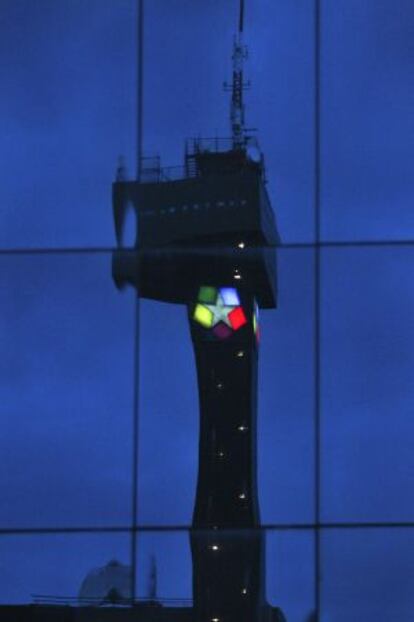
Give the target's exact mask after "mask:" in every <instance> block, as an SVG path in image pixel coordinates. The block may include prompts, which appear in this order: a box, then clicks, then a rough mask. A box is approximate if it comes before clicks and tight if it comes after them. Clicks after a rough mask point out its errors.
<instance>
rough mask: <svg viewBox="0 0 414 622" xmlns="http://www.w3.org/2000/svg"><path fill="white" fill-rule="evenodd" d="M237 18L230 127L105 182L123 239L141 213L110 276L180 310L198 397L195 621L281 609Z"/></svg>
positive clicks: (266, 228)
mask: <svg viewBox="0 0 414 622" xmlns="http://www.w3.org/2000/svg"><path fill="white" fill-rule="evenodd" d="M243 21H244V3H243V0H241V2H240V17H239V28H238V33H237V35H236V37H235V41H234V48H233V79H232V82H231V84H230V85H228V84H226V88H227V89H229V90H230V91H231V129H232V136H231V138H229V139H217V138H216V139H194V140H189V141H187V143H186V152H185V161H184V167H183V169H182V170H181V171H180V172H179V175H177V174H176V171H175V177H174V178H171V171H168V170H162V169H161V167H160V166H159V161H158V160H154V159H153V160H152V161H148V160H144V161H143V162H142V166H141V167H140V174H139V179H138V180H136V181H125V179H124V176H123V171H121V172H120V171H118V176H117V181H116V182H115V183H114V186H113V206H114V218H115V228H116V235H117V241H118V244H119V246H120V247H122V240H123V226H124V223H125V219H126V214H127V210H128V209H132V210H133V211H134V212H135V214H136V217H137V221H138V228H137V239H136V245H135V250H134V251H130V252H128V251H125V250H122V249H120V250H118V251H116V252H115V253H114V257H113V275H114V279H115V282H116V283H117V285H118V286H120V287H121V286H123V285H125V284H128V283H129V284H132V285H133V286H135V287H136V288H137V291H138V292H139V295H140V296H141V297H143V298H151V299H155V300H160V301H164V302H172V303H178V304H183V305H186V307H187V311H188V318H189V324H190V329H191V336H192V340H193V346H194V353H195V360H196V365H197V375H198V387H199V402H200V440H199V471H198V482H197V493H196V502H195V508H194V514H193V523H192V531H191V549H192V556H193V597H194V610H193V619H194V620H196V621H197V622H207V621H210V622H226V621H234V622H236V620H237V622H243V621H245V622H256V621H257V622H259V621H260V622H261V621H263V622H264V621H270V620H274V621H276V620H283V619H284V618H283V615H282V613H281V612H280V610H279V609H277V608H273V607H271V606H269V605H268V604H267V602H266V598H265V588H264V586H265V572H264V571H265V553H264V537H263V534H262V532H261V530H260V528H259V527H260V515H259V504H258V498H257V475H256V423H257V422H256V419H257V373H258V342H259V324H258V310H259V308H264V309H271V308H274V307H275V306H276V256H275V245H276V244H277V242H278V234H277V229H276V224H275V220H274V215H273V211H272V209H271V206H270V202H269V198H268V194H267V191H266V183H265V168H264V160H263V155H262V154H261V151H260V149H259V146H258V143H257V141H256V139H255V138H254V137H252V135H251V133H250V134H249V132H248V131H247V130H246V129H245V125H244V104H243V90H244V88H245V87H246V84H245V83H244V81H243V61H244V59H245V58H246V48H245V46H244V44H243ZM183 390H184V387H183Z"/></svg>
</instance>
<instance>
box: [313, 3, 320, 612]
mask: <svg viewBox="0 0 414 622" xmlns="http://www.w3.org/2000/svg"><path fill="white" fill-rule="evenodd" d="M314 20H315V21H314V26H315V30H314V38H315V41H314V46H315V47H314V140H315V145H314V236H315V258H314V280H315V284H314V286H315V299H314V374H315V377H314V390H315V404H314V452H315V456H314V461H315V474H314V492H315V497H314V504H315V508H314V512H315V515H314V516H315V532H314V533H315V551H314V554H315V566H314V581H315V612H316V620H319V619H320V600H321V599H320V537H321V534H320V518H321V517H320V507H321V491H320V485H321V456H320V449H321V447H320V433H321V413H320V401H321V400H320V393H321V386H320V372H321V369H320V367H321V356H320V328H321V326H320V321H321V319H320V306H321V282H320V279H321V269H320V253H321V248H320V176H321V171H320V160H321V151H320V125H321V124H320V114H321V111H320V61H321V45H320V34H321V32H320V0H315V16H314Z"/></svg>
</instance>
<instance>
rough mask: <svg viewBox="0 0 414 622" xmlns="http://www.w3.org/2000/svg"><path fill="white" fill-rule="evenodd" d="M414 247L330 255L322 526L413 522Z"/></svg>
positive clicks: (326, 256) (325, 278)
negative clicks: (338, 523)
mask: <svg viewBox="0 0 414 622" xmlns="http://www.w3.org/2000/svg"><path fill="white" fill-rule="evenodd" d="M413 268H414V249H413V248H410V247H381V248H350V249H336V250H334V249H329V250H324V251H323V253H322V295H323V304H322V426H323V427H322V477H323V491H322V492H323V495H322V506H323V520H326V521H375V522H376V521H407V520H413V518H414V508H413V504H412V498H411V491H412V482H413V474H414V442H413V438H414V435H413V432H414V427H413V417H412V404H413V400H414V386H413V382H412V370H413V366H414V294H413V288H412V273H413Z"/></svg>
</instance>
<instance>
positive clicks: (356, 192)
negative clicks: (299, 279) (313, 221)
mask: <svg viewBox="0 0 414 622" xmlns="http://www.w3.org/2000/svg"><path fill="white" fill-rule="evenodd" d="M413 33H414V14H413V11H412V2H411V0H399V2H398V3H395V2H394V0H383V1H382V2H381V3H379V2H377V0H364V2H361V1H360V0H339V1H337V2H324V3H323V10H322V110H321V114H322V116H321V120H322V169H323V174H322V208H323V209H322V233H323V238H324V239H326V240H358V239H359V240H364V239H367V240H375V239H377V240H378V239H383V240H390V239H413V237H414V218H413V210H412V203H413V199H414V180H413V175H412V170H411V169H412V166H411V159H412V139H411V137H412V135H413V133H414V111H413V106H412V105H411V103H412V101H413V99H414V79H413V73H412V67H413V63H414V49H413V46H412V44H411V42H412V38H413Z"/></svg>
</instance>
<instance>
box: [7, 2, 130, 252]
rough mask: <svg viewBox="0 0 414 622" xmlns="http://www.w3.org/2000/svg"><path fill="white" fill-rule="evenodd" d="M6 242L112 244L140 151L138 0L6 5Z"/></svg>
mask: <svg viewBox="0 0 414 622" xmlns="http://www.w3.org/2000/svg"><path fill="white" fill-rule="evenodd" d="M0 56H1V58H2V97H1V101H0V124H1V136H2V149H3V163H2V184H1V187H0V204H1V205H2V215H3V217H2V227H1V231H0V246H1V247H3V248H5V247H6V248H11V247H19V248H22V247H30V248H34V247H36V246H47V247H62V246H66V247H68V246H69V247H74V246H75V247H79V246H83V247H86V246H91V245H94V246H112V244H113V242H114V234H113V224H112V210H111V188H110V184H111V182H112V180H113V179H114V176H115V168H116V163H117V158H118V155H119V154H124V155H125V156H127V158H128V160H129V162H130V164H131V166H135V165H134V163H133V158H134V152H135V116H136V112H135V109H136V2H135V0H116V1H115V0H88V2H81V1H79V0H78V1H76V2H74V1H73V0H59V2H56V1H55V0H42V2H33V1H32V0H4V1H3V2H2V36H1V40H0Z"/></svg>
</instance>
